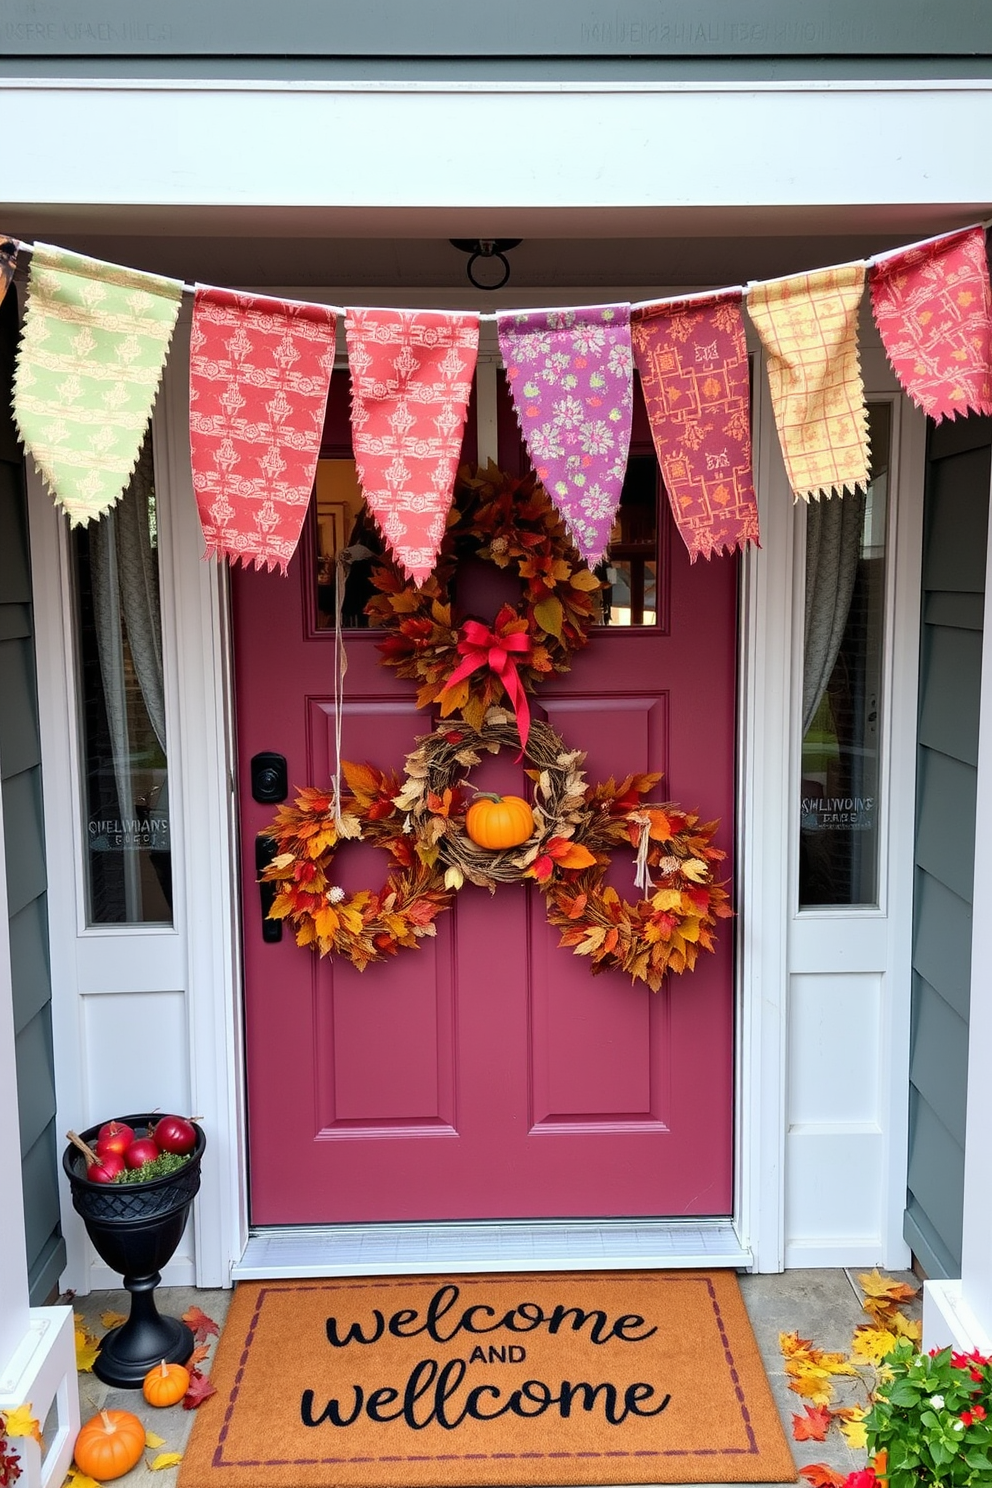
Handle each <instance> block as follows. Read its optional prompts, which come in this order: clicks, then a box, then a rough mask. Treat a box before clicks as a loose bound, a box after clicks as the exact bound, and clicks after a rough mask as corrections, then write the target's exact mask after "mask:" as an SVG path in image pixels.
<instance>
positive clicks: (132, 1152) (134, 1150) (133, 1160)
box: [124, 1137, 161, 1168]
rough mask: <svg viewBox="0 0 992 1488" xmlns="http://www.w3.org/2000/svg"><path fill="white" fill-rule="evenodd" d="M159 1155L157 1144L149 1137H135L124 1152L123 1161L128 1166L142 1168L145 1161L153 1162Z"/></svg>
mask: <svg viewBox="0 0 992 1488" xmlns="http://www.w3.org/2000/svg"><path fill="white" fill-rule="evenodd" d="M160 1156H161V1153H160V1152H159V1150H158V1145H157V1144H156V1143H155V1142H153V1141H152V1139H151V1137H136V1138H135V1140H134V1141H133V1142H132V1143H131V1145H130V1147H129V1148H128V1149H127V1151H126V1152H125V1154H124V1162H125V1165H126V1166H127V1167H129V1168H143V1167H144V1166H145V1163H150V1162H154V1161H155V1159H156V1158H157V1157H160Z"/></svg>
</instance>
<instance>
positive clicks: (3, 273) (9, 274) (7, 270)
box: [0, 233, 18, 301]
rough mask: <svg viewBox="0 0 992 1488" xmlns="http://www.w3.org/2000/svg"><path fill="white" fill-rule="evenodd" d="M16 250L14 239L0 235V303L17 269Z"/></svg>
mask: <svg viewBox="0 0 992 1488" xmlns="http://www.w3.org/2000/svg"><path fill="white" fill-rule="evenodd" d="M17 249H18V242H17V239H16V238H8V236H7V234H6V233H0V301H2V300H3V297H4V295H5V294H6V293H7V291H8V289H9V288H10V281H11V280H12V279H13V277H14V270H15V269H16V268H17Z"/></svg>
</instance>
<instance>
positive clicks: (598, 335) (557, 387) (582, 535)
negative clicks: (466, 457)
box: [497, 305, 633, 568]
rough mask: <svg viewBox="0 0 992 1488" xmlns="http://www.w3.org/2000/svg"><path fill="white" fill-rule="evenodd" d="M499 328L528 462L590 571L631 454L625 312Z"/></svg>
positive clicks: (589, 311)
mask: <svg viewBox="0 0 992 1488" xmlns="http://www.w3.org/2000/svg"><path fill="white" fill-rule="evenodd" d="M497 324H498V326H499V347H500V352H501V354H502V357H503V366H504V367H505V368H506V378H507V381H508V382H509V384H510V392H511V393H512V395H513V404H514V407H515V408H516V410H517V418H518V419H519V421H520V428H521V430H522V432H523V436H524V440H525V442H526V444H527V451H528V453H529V455H530V458H531V463H532V464H533V466H534V469H535V471H536V472H537V476H538V479H539V480H540V481H541V483H542V484H543V485H544V486H545V487H546V488H547V492H548V495H549V496H550V497H551V500H552V501H553V502H554V504H555V506H556V507H557V508H558V510H559V512H561V515H562V517H563V518H564V520H565V525H566V526H567V527H568V530H569V532H570V533H571V535H572V540H573V542H574V543H575V546H576V547H577V548H578V550H579V552H580V553H581V554H582V556H583V558H584V559H585V561H586V563H587V564H588V565H589V567H590V568H593V567H595V565H596V564H597V563H599V562H600V560H601V559H602V557H603V556H604V554H605V552H606V548H607V545H608V543H609V541H610V531H611V529H612V527H613V519H614V517H615V516H616V511H617V507H618V506H619V505H620V492H621V489H622V487H623V478H624V475H625V474H626V470H627V452H628V450H629V449H630V425H631V416H632V410H633V380H632V378H633V364H632V358H631V347H630V306H629V305H587V306H583V307H582V308H580V309H576V310H550V311H549V310H534V311H519V310H511V311H509V312H508V313H506V314H503V315H499V316H497Z"/></svg>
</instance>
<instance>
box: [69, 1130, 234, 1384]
mask: <svg viewBox="0 0 992 1488" xmlns="http://www.w3.org/2000/svg"><path fill="white" fill-rule="evenodd" d="M118 1119H119V1120H120V1121H122V1122H124V1123H125V1124H126V1125H127V1126H131V1127H133V1128H134V1131H135V1134H136V1135H137V1136H144V1135H145V1133H146V1132H147V1130H148V1127H149V1126H151V1125H154V1123H155V1121H156V1119H157V1115H156V1113H154V1112H144V1113H142V1114H140V1115H136V1116H121V1117H119V1118H118ZM193 1125H194V1127H195V1130H196V1145H195V1147H194V1148H193V1151H192V1152H191V1154H190V1157H189V1161H188V1162H185V1163H183V1165H182V1167H181V1168H178V1169H177V1170H176V1172H174V1173H168V1174H166V1176H165V1177H164V1178H152V1179H150V1180H149V1181H148V1182H147V1183H91V1182H90V1180H89V1179H88V1178H87V1176H86V1159H85V1158H84V1157H83V1154H82V1153H81V1152H80V1151H79V1149H78V1148H76V1147H74V1146H72V1145H71V1144H70V1145H69V1146H68V1147H67V1148H66V1149H65V1151H64V1153H63V1154H62V1166H63V1168H64V1169H65V1173H66V1176H67V1177H68V1179H69V1184H70V1187H71V1189H72V1202H73V1206H74V1208H75V1209H76V1210H77V1211H78V1213H79V1214H81V1215H82V1217H83V1223H84V1224H85V1225H86V1230H87V1233H88V1234H89V1237H90V1239H91V1240H92V1241H93V1244H94V1246H95V1247H96V1250H97V1253H98V1254H99V1256H100V1258H101V1259H102V1260H104V1261H106V1263H107V1265H108V1266H109V1267H110V1269H111V1270H112V1271H119V1272H120V1274H121V1275H122V1276H123V1278H124V1285H125V1287H126V1288H127V1290H128V1291H129V1292H130V1293H131V1309H130V1315H129V1317H128V1320H127V1322H126V1323H122V1324H121V1326H120V1327H119V1328H112V1329H111V1330H110V1332H109V1333H107V1334H106V1336H105V1337H104V1338H103V1340H102V1341H101V1344H100V1352H99V1354H98V1355H97V1359H96V1362H95V1363H94V1365H93V1373H94V1374H95V1375H96V1376H97V1378H98V1379H101V1380H103V1381H104V1383H105V1384H108V1385H115V1386H117V1387H118V1388H119V1389H125V1390H127V1389H140V1388H141V1384H142V1381H143V1380H144V1378H145V1375H146V1374H147V1373H148V1371H149V1369H151V1368H152V1366H153V1365H155V1364H158V1363H159V1362H160V1361H161V1360H162V1359H164V1360H165V1362H166V1363H167V1364H185V1362H186V1360H187V1359H188V1358H189V1356H190V1355H191V1354H192V1352H193V1348H194V1346H195V1341H194V1338H193V1334H192V1332H191V1330H190V1329H189V1328H187V1326H186V1324H185V1323H184V1322H181V1321H180V1319H179V1318H173V1317H163V1316H162V1314H161V1313H160V1312H159V1311H158V1309H157V1308H156V1306H155V1296H154V1292H155V1288H156V1287H157V1286H158V1284H159V1282H160V1281H161V1280H162V1277H161V1274H160V1273H161V1270H162V1267H163V1266H164V1265H165V1264H166V1263H167V1262H168V1261H169V1260H171V1258H172V1256H173V1254H174V1253H175V1250H176V1247H177V1245H178V1244H179V1241H180V1240H181V1239H182V1234H183V1230H184V1229H185V1228H186V1221H187V1219H188V1218H189V1211H190V1206H191V1204H192V1202H193V1199H194V1198H195V1197H196V1193H197V1191H198V1189H199V1187H200V1159H201V1158H202V1157H203V1149H204V1147H205V1146H206V1138H205V1137H204V1135H203V1131H202V1129H201V1128H200V1127H199V1126H196V1123H195V1122H194V1123H193ZM99 1131H100V1128H99V1126H91V1127H89V1128H88V1129H87V1130H86V1131H84V1132H83V1133H82V1134H81V1135H82V1139H83V1141H84V1142H86V1143H88V1144H89V1145H90V1146H91V1147H92V1146H95V1144H96V1140H97V1136H98V1134H99Z"/></svg>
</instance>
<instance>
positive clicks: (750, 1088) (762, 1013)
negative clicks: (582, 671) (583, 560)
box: [31, 286, 922, 1291]
mask: <svg viewBox="0 0 992 1488" xmlns="http://www.w3.org/2000/svg"><path fill="white" fill-rule="evenodd" d="M658 292H659V293H661V292H662V291H658ZM337 293H338V291H315V290H313V289H310V290H308V292H307V297H308V298H322V299H328V300H333V299H334V298H335V295H336V294H337ZM603 294H604V291H603V287H602V286H600V287H598V289H593V290H589V289H587V288H581V287H580V288H576V289H570V290H568V291H563V292H562V299H563V302H564V301H565V300H570V301H571V302H572V303H580V304H581V303H592V302H593V301H594V300H597V299H601V298H602V297H603ZM388 298H389V299H392V300H393V301H394V302H395V301H397V300H400V301H403V300H407V299H408V297H407V296H404V295H403V294H402V293H401V292H398V291H397V290H395V289H393V290H392V291H390V292H389V297H388ZM432 298H436V297H432ZM382 300H385V302H386V303H388V299H386V298H385V295H383V296H382ZM380 302H381V301H380ZM186 325H187V315H186V314H184V316H183V320H182V322H181V326H180V329H179V331H177V339H176V344H175V346H174V348H173V351H172V354H171V356H170V360H169V363H168V366H167V370H166V376H165V380H164V385H163V389H162V393H161V397H160V401H159V405H158V409H157V414H156V433H157V442H156V472H157V477H158V480H159V483H160V495H161V497H162V565H163V625H164V632H165V638H166V663H167V672H168V673H169V676H170V678H171V680H170V700H171V706H172V710H173V712H172V718H171V719H170V730H171V737H172V739H173V740H175V744H174V745H173V746H172V749H171V752H170V769H173V770H174V772H175V780H176V790H177V795H178V797H179V798H180V799H181V801H182V803H183V804H182V811H183V824H182V830H181V832H180V833H179V835H178V838H177V849H176V851H177V854H178V857H179V860H180V861H178V862H177V870H178V871H177V880H178V879H181V883H182V887H181V890H180V892H178V893H177V910H176V913H177V930H178V932H179V935H180V945H179V947H178V948H177V949H178V951H179V957H178V972H177V978H176V979H177V985H179V986H180V987H181V990H182V992H183V994H184V997H185V1008H186V1017H187V1023H186V1026H187V1047H186V1049H185V1050H184V1051H183V1057H184V1059H185V1060H186V1062H187V1072H188V1088H189V1092H190V1101H191V1105H192V1108H193V1110H194V1111H195V1112H196V1113H198V1114H201V1115H203V1116H204V1119H205V1123H206V1125H207V1131H208V1143H209V1145H208V1158H207V1168H206V1171H205V1181H204V1185H203V1188H202V1189H201V1194H200V1198H199V1200H198V1202H197V1207H196V1211H195V1230H194V1240H195V1251H194V1261H195V1264H194V1265H193V1267H192V1270H191V1272H189V1273H186V1274H184V1275H182V1276H180V1275H176V1276H175V1277H170V1278H169V1279H173V1280H176V1281H178V1280H192V1279H193V1277H194V1275H195V1279H196V1281H197V1283H198V1284H199V1285H201V1286H204V1285H227V1284H228V1283H229V1281H230V1279H231V1274H232V1268H235V1267H237V1266H238V1265H239V1264H240V1262H241V1258H242V1255H243V1254H244V1251H245V1247H246V1244H247V1242H248V1225H247V1199H246V1189H247V1163H246V1152H245V1124H244V1088H243V1086H244V1071H243V1059H242V1026H241V997H240V973H239V964H240V950H239V946H240V935H239V929H238V921H237V889H236V885H237V874H236V871H235V852H234V846H235V841H236V829H235V825H234V815H233V808H234V801H233V780H234V750H233V727H232V721H231V717H232V715H231V679H230V664H231V663H230V648H229V633H228V617H227V604H226V574H225V572H224V571H223V570H221V569H219V568H218V566H217V564H216V563H215V562H213V561H211V562H209V563H205V562H203V561H202V559H201V556H200V555H201V552H202V536H201V533H200V528H199V521H198V517H197V513H196V505H195V500H194V496H193V491H192V482H191V476H190V470H189V453H188V422H187V401H186V399H187V384H186V379H187V363H186V351H185V339H186V337H187V336H188V330H187V329H186V328H185V327H186ZM755 429H756V442H755V470H756V486H757V494H758V502H759V508H760V514H761V524H762V544H763V546H762V549H761V551H760V552H758V551H754V550H753V549H752V550H751V551H750V552H749V553H748V554H747V556H746V557H745V558H744V560H743V564H742V575H743V582H742V596H741V621H740V632H739V634H740V646H741V664H740V665H741V684H740V691H739V696H740V727H739V762H740V763H739V786H738V823H739V827H738V832H739V857H738V884H739V918H738V921H737V936H738V966H739V979H738V1009H737V1011H738V1038H737V1103H736V1111H735V1124H736V1135H735V1151H736V1183H735V1195H736V1200H735V1203H736V1207H735V1213H734V1216H733V1223H734V1232H735V1235H736V1244H737V1246H738V1247H739V1252H740V1254H741V1255H749V1256H751V1257H753V1265H754V1267H755V1269H757V1270H761V1271H776V1270H779V1269H781V1268H782V1266H783V1264H784V1263H785V1260H786V1255H787V1253H786V1228H785V1212H784V1187H785V1135H786V1123H787V1111H786V1090H787V1068H786V1063H787V1060H786V1047H787V1046H786V1030H787V1006H788V996H787V989H788V980H789V959H788V955H789V948H788V919H789V913H790V906H791V904H792V898H793V884H792V868H791V866H790V864H791V854H792V845H791V844H792V838H793V834H794V831H795V823H796V819H797V813H796V812H794V811H793V793H792V792H791V790H790V788H789V785H788V782H789V781H790V780H792V779H793V778H795V769H794V760H795V750H796V749H797V747H798V746H797V732H798V726H797V724H796V723H795V722H794V720H793V701H792V700H793V697H794V686H795V670H794V658H793V641H792V636H793V631H794V627H793V615H794V611H795V604H796V579H795V563H796V552H797V548H796V535H795V534H796V522H795V515H794V510H795V509H794V507H793V503H792V500H791V495H790V493H789V490H788V487H787V484H786V481H785V475H784V470H783V468H782V461H781V455H780V453H779V449H778V441H777V435H776V433H775V429H774V424H773V420H772V417H771V412H770V409H769V407H768V400H767V387H766V380H765V375H764V371H763V368H762V367H761V366H760V365H759V366H756V369H755ZM919 443H920V441H919V439H918V440H917V444H918V445H919ZM921 448H922V447H921V446H920V448H919V449H917V451H916V454H915V455H914V456H913V461H914V462H918V460H919V456H920V453H921ZM918 476H919V471H918V470H917V473H916V475H913V474H912V473H911V472H910V471H909V470H908V467H907V469H906V470H904V473H903V480H902V481H901V483H900V500H903V499H908V498H909V496H910V494H911V490H912V488H913V487H914V482H915V481H917V479H918ZM920 484H921V481H920ZM31 496H32V545H33V556H34V565H35V583H36V597H37V607H38V634H39V643H38V644H39V682H40V687H41V693H42V702H41V711H42V737H43V747H44V751H45V771H46V776H45V778H46V819H47V823H48V832H49V859H50V862H53V859H54V863H53V869H54V872H53V882H52V889H51V892H52V909H53V915H52V923H53V926H61V927H71V928H64V929H63V930H62V932H61V933H58V932H57V933H56V934H55V935H54V936H53V973H54V980H55V982H56V985H57V987H59V988H60V989H61V990H60V991H59V994H58V996H59V1003H58V1008H57V1011H56V1047H57V1068H58V1081H59V1101H60V1120H62V1121H63V1122H64V1124H71V1123H72V1122H75V1121H79V1120H80V1117H79V1112H80V1110H84V1109H90V1108H92V1107H94V1106H97V1105H99V1107H100V1109H103V1107H104V1106H105V1105H106V1104H107V1103H109V1104H111V1105H114V1104H116V1101H115V1099H114V1098H113V1096H112V1078H111V1080H110V1081H109V1083H108V1080H107V1077H106V1076H104V1086H103V1090H102V1091H101V1089H100V1088H98V1087H97V1086H96V1085H95V1075H94V1072H93V1071H92V1070H87V1069H83V1068H81V1065H80V1049H81V1048H82V1046H83V1039H82V1037H81V1035H82V1032H83V1029H82V1022H83V1011H82V1006H81V1005H82V1002H83V1000H84V999H83V997H82V996H81V990H82V989H80V988H79V986H78V980H77V967H76V945H77V943H78V942H79V940H80V939H81V938H82V939H84V940H85V939H87V938H90V939H91V938H92V932H82V936H81V935H80V925H79V920H78V888H77V885H76V882H75V871H76V870H75V866H74V861H75V862H78V861H79V857H80V854H79V843H78V833H79V829H80V815H79V802H78V782H77V774H78V770H77V766H76V758H77V755H76V744H75V737H74V717H73V706H74V704H73V703H72V691H71V676H70V673H69V669H68V667H67V664H66V658H67V656H68V655H69V654H70V653H69V641H70V637H69V632H68V618H67V617H68V609H67V595H68V587H67V572H66V566H65V551H64V549H65V542H64V532H63V525H64V524H63V523H62V522H61V519H60V518H59V517H58V516H57V515H56V513H55V512H54V510H53V508H52V504H51V501H50V498H49V497H48V495H47V494H46V493H45V492H44V491H43V490H42V489H41V487H40V483H39V482H38V481H37V480H36V479H35V478H34V477H32V490H31ZM899 533H900V536H899V537H898V539H897V550H896V553H895V562H896V563H897V564H898V565H900V566H901V567H900V572H899V585H900V586H901V592H902V593H903V595H904V602H903V604H902V607H901V608H900V609H899V612H898V613H899V615H902V616H907V615H909V614H910V611H911V608H912V590H913V585H914V583H915V585H916V593H917V595H918V534H917V536H916V537H914V536H913V533H912V526H911V524H910V526H909V527H908V528H906V529H905V531H904V529H903V527H902V526H900V527H899ZM914 542H916V543H917V547H916V549H915V550H914V548H913V544H914ZM898 544H902V545H904V546H898ZM914 551H915V553H916V558H915V563H916V567H915V568H914V557H913V553H914ZM712 561H722V560H719V559H715V560H712ZM903 570H904V571H903ZM907 596H908V597H907ZM892 636H893V639H892V644H893V645H894V646H895V647H896V648H897V651H896V653H894V654H895V656H896V661H897V665H898V667H899V668H900V669H908V670H907V675H908V673H909V671H911V670H912V657H911V655H910V653H911V652H912V651H913V649H914V648H915V644H916V638H915V632H914V631H913V630H912V628H911V627H910V629H909V631H908V632H905V633H904V632H903V628H902V625H901V624H897V625H896V627H895V630H894V632H893V633H892ZM899 648H901V649H899ZM912 674H913V676H914V677H915V671H913V673H912ZM914 697H915V693H914ZM912 706H915V704H911V701H910V699H909V693H908V692H906V693H905V697H904V701H903V705H902V712H901V713H900V714H899V717H900V718H901V719H902V721H903V724H905V721H906V719H907V718H908V716H909V712H910V711H911V707H912ZM906 735H907V740H906V741H904V742H903V743H902V744H901V745H900V748H901V751H902V752H901V753H900V755H899V763H898V768H897V767H896V765H893V772H892V776H891V779H892V782H893V787H894V788H895V790H896V795H897V797H901V798H902V802H903V808H904V811H905V809H909V811H910V812H911V809H912V807H911V800H912V792H911V790H910V789H909V787H908V784H907V782H908V781H909V780H911V778H912V755H913V752H914V751H913V747H912V742H911V740H912V737H914V731H913V730H912V729H911V728H908V729H907V730H906ZM907 801H908V802H909V806H908V808H906V802H907ZM900 822H902V825H901V826H900V829H899V830H900V833H902V836H901V839H900V840H901V841H902V844H903V845H902V847H901V848H900V854H901V853H902V852H903V851H904V850H905V840H906V839H905V833H904V827H905V823H904V822H903V818H902V817H900ZM67 824H68V826H69V830H70V831H71V833H72V834H73V839H72V851H71V852H69V853H67V852H66V848H67V846H69V844H68V843H67V841H66V827H67ZM910 830H911V824H910ZM895 841H896V839H895V837H893V838H892V856H893V859H894V858H895V856H896V853H895ZM118 934H119V932H118ZM168 938H169V937H168V936H166V937H164V938H163V947H164V941H165V939H168ZM113 939H114V937H113V936H107V937H106V940H107V946H108V948H109V947H110V945H111V944H112V941H113ZM907 955H908V949H907ZM66 973H70V975H68V976H67V975H66ZM152 990H153V989H152V987H151V986H149V987H148V991H149V992H151V991H152ZM145 1004H146V1005H147V1006H146V1010H145V1012H143V1013H142V1017H145V1016H147V1020H148V1021H147V1029H148V1036H149V1037H154V996H150V997H148V998H146V999H145ZM888 1058H889V1062H888V1065H887V1066H886V1069H885V1071H883V1072H882V1078H883V1082H884V1084H885V1090H886V1094H885V1100H886V1102H887V1103H888V1104H887V1110H889V1111H890V1114H891V1123H890V1130H891V1138H890V1162H889V1166H888V1170H887V1182H888V1187H889V1192H888V1194H887V1196H886V1200H885V1214H886V1221H885V1223H886V1234H887V1236H888V1237H889V1238H888V1239H887V1240H886V1241H885V1245H886V1247H888V1248H891V1246H892V1245H893V1244H894V1243H895V1241H894V1237H895V1236H896V1235H897V1232H898V1228H899V1226H901V1203H900V1204H899V1205H898V1206H897V1204H896V1196H897V1191H898V1190H899V1188H900V1185H901V1183H902V1179H903V1175H904V1166H900V1161H901V1160H900V1158H899V1152H900V1142H901V1141H902V1140H903V1138H902V1136H901V1135H900V1128H899V1125H898V1121H897V1120H896V1108H897V1106H898V1097H899V1090H900V1079H901V1078H903V1077H904V1073H905V1070H904V1065H903V1062H902V1054H901V1053H900V1052H899V1049H898V1040H897V1046H896V1053H895V1054H892V1055H889V1056H888ZM132 1108H133V1107H132ZM95 1114H99V1111H97V1112H95ZM886 1119H887V1120H888V1119H889V1117H888V1116H887V1118H886ZM65 1213H66V1220H67V1240H68V1244H69V1250H70V1269H69V1272H68V1276H67V1279H68V1284H71V1285H73V1286H75V1287H76V1288H77V1289H78V1290H80V1291H83V1290H85V1289H86V1288H87V1286H88V1285H92V1284H109V1278H105V1277H104V1276H103V1274H102V1273H101V1272H100V1270H99V1269H98V1268H97V1269H93V1268H92V1267H87V1266H86V1265H85V1264H84V1263H83V1260H82V1257H83V1256H84V1254H85V1242H84V1238H83V1236H82V1234H81V1227H80V1226H78V1225H74V1223H73V1221H74V1218H75V1216H74V1215H73V1213H72V1211H71V1209H69V1207H68V1205H66V1209H65ZM859 1258H860V1256H859ZM838 1259H839V1258H838ZM814 1263H815V1262H814Z"/></svg>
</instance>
